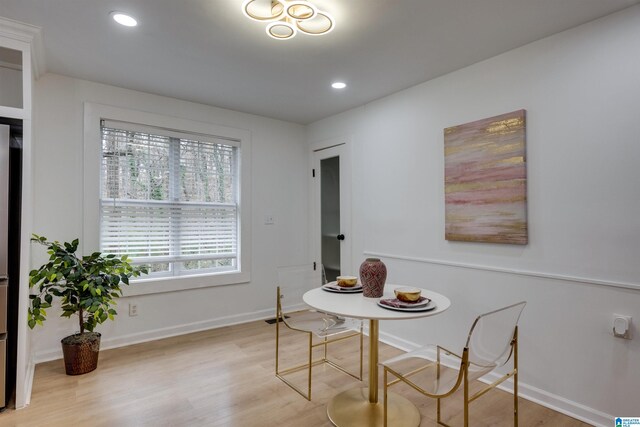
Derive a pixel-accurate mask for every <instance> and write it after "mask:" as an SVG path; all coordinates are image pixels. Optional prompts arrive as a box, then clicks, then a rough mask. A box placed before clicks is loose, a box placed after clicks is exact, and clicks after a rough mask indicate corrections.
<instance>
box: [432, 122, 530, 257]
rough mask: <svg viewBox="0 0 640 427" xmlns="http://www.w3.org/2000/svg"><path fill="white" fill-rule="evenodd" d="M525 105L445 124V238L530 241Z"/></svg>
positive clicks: (471, 240) (469, 240)
mask: <svg viewBox="0 0 640 427" xmlns="http://www.w3.org/2000/svg"><path fill="white" fill-rule="evenodd" d="M525 154H526V153H525V110H518V111H514V112H512V113H507V114H502V115H500V116H495V117H491V118H488V119H483V120H478V121H475V122H471V123H467V124H463V125H459V126H453V127H450V128H446V129H445V130H444V158H445V161H444V186H445V238H446V239H447V240H458V241H466V242H489V243H512V244H518V245H525V244H527V239H528V233H527V168H526V158H525Z"/></svg>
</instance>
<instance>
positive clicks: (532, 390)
mask: <svg viewBox="0 0 640 427" xmlns="http://www.w3.org/2000/svg"><path fill="white" fill-rule="evenodd" d="M380 341H382V342H384V343H385V344H388V345H390V346H393V347H396V348H398V349H400V350H404V351H412V350H416V349H418V348H420V346H419V345H418V344H416V343H414V342H411V341H407V340H404V339H402V338H398V337H396V336H394V335H391V334H388V333H385V332H380ZM498 378H500V375H499V374H497V373H495V372H493V373H490V374H488V375H485V376H484V377H482V378H481V379H480V381H482V382H484V383H491V382H493V381H496V380H497V379H498ZM498 388H499V389H501V390H504V391H506V392H508V393H513V381H512V380H508V381H505V382H504V383H502V384H500V385H499V386H498ZM518 388H519V390H518V395H519V396H520V397H522V398H523V399H527V400H530V401H531V402H534V403H537V404H539V405H542V406H544V407H546V408H549V409H553V410H554V411H557V412H560V413H562V414H565V415H568V416H570V417H573V418H576V419H578V420H580V421H583V422H585V423H589V424H593V425H594V426H598V427H609V426H611V425H613V420H614V418H615V417H614V416H613V415H610V414H606V413H604V412H601V411H598V410H596V409H593V408H589V407H587V406H584V405H582V404H580V403H577V402H574V401H572V400H569V399H565V398H564V397H561V396H558V395H555V394H553V393H549V392H547V391H544V390H540V389H539V388H536V387H533V386H531V385H528V384H526V383H523V382H522V381H518Z"/></svg>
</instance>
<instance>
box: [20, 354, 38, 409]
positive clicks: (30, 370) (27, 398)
mask: <svg viewBox="0 0 640 427" xmlns="http://www.w3.org/2000/svg"><path fill="white" fill-rule="evenodd" d="M35 372H36V364H35V362H34V360H33V357H31V358H29V363H28V364H27V372H26V374H25V376H24V394H23V395H22V396H18V395H16V409H24V408H26V407H27V406H29V404H30V403H31V390H32V389H33V376H34V374H35Z"/></svg>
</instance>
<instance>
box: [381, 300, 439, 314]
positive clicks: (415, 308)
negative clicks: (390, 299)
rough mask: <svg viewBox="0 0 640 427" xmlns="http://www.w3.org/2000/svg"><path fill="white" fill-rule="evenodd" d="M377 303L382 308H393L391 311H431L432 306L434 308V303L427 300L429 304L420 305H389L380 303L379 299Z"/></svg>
mask: <svg viewBox="0 0 640 427" xmlns="http://www.w3.org/2000/svg"><path fill="white" fill-rule="evenodd" d="M378 305H379V306H380V307H382V308H386V309H387V310H393V311H408V312H412V311H431V310H433V309H434V308H436V303H435V302H433V300H432V301H429V304H427V305H424V306H422V307H407V308H404V307H391V306H390V305H384V304H382V303H380V301H378Z"/></svg>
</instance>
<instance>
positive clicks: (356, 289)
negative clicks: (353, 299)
mask: <svg viewBox="0 0 640 427" xmlns="http://www.w3.org/2000/svg"><path fill="white" fill-rule="evenodd" d="M334 286H338V285H336V282H329V283H327V284H326V285H322V290H323V291H327V292H334V293H336V294H357V293H360V292H362V285H356V286H353V287H351V288H342V287H339V289H336V288H334Z"/></svg>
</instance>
